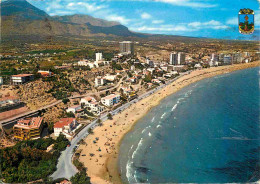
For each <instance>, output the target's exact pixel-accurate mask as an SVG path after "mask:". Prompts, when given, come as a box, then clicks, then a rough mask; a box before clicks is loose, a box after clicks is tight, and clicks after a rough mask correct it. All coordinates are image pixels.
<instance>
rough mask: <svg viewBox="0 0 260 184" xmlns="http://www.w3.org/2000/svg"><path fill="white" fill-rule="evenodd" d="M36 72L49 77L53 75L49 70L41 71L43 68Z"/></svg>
mask: <svg viewBox="0 0 260 184" xmlns="http://www.w3.org/2000/svg"><path fill="white" fill-rule="evenodd" d="M38 73H39V74H41V76H42V77H49V76H52V75H53V73H52V72H50V71H43V70H39V71H38Z"/></svg>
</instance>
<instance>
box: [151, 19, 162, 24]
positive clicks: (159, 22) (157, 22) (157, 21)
mask: <svg viewBox="0 0 260 184" xmlns="http://www.w3.org/2000/svg"><path fill="white" fill-rule="evenodd" d="M152 23H153V24H162V23H164V20H153V21H152Z"/></svg>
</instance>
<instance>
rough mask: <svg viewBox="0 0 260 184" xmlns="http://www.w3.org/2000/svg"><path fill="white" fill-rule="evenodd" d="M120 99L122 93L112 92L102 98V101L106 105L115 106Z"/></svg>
mask: <svg viewBox="0 0 260 184" xmlns="http://www.w3.org/2000/svg"><path fill="white" fill-rule="evenodd" d="M119 101H120V95H115V94H111V95H108V96H106V97H103V98H101V103H102V104H104V105H105V106H108V107H110V106H113V105H115V104H117V103H119Z"/></svg>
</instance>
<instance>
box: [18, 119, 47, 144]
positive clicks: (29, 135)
mask: <svg viewBox="0 0 260 184" xmlns="http://www.w3.org/2000/svg"><path fill="white" fill-rule="evenodd" d="M42 127H43V118H41V117H33V118H26V119H21V120H19V121H18V122H17V124H16V125H14V127H13V132H14V138H16V139H19V140H28V139H38V138H40V136H41V132H42Z"/></svg>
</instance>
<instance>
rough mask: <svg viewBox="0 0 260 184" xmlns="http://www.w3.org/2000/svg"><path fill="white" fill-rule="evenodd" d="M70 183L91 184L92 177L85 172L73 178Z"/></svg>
mask: <svg viewBox="0 0 260 184" xmlns="http://www.w3.org/2000/svg"><path fill="white" fill-rule="evenodd" d="M70 181H71V182H72V184H90V177H88V176H87V174H86V172H85V171H84V170H83V171H81V172H78V173H77V174H75V175H74V176H72V177H71V179H70Z"/></svg>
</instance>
